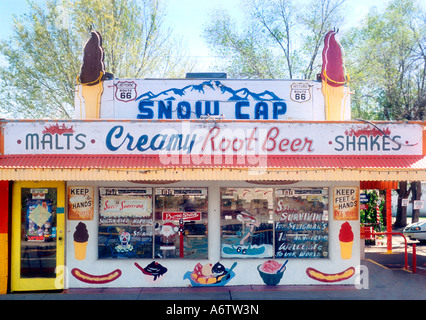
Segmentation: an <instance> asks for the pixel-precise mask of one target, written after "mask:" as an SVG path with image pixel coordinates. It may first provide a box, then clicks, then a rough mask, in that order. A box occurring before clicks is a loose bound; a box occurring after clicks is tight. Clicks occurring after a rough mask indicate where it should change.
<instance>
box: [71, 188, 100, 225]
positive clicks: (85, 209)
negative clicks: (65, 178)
mask: <svg viewBox="0 0 426 320" xmlns="http://www.w3.org/2000/svg"><path fill="white" fill-rule="evenodd" d="M94 208H95V203H94V188H93V187H80V186H69V187H68V220H93V213H94Z"/></svg>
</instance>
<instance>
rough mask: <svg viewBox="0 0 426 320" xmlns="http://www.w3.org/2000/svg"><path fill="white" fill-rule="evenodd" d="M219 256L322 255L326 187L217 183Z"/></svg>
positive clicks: (325, 240)
mask: <svg viewBox="0 0 426 320" xmlns="http://www.w3.org/2000/svg"><path fill="white" fill-rule="evenodd" d="M221 232H222V234H221V256H222V257H223V258H286V259H287V258H327V257H328V188H289V189H279V188H221Z"/></svg>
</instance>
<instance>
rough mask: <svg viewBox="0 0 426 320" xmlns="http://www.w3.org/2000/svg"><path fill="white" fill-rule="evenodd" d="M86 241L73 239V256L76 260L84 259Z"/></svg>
mask: <svg viewBox="0 0 426 320" xmlns="http://www.w3.org/2000/svg"><path fill="white" fill-rule="evenodd" d="M87 243H88V242H87V241H86V242H76V241H74V257H75V259H76V260H84V259H86V249H87Z"/></svg>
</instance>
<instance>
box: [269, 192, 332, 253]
mask: <svg viewBox="0 0 426 320" xmlns="http://www.w3.org/2000/svg"><path fill="white" fill-rule="evenodd" d="M275 257H276V258H327V257H328V189H327V188H292V189H277V190H276V205H275Z"/></svg>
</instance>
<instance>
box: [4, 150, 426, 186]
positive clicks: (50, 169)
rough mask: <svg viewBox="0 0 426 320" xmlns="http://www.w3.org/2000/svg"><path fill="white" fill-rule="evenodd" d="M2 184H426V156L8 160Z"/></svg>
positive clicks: (35, 157) (15, 157)
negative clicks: (270, 182) (410, 181)
mask: <svg viewBox="0 0 426 320" xmlns="http://www.w3.org/2000/svg"><path fill="white" fill-rule="evenodd" d="M0 180H40V181H43V180H64V181H77V180H80V181H128V180H130V181H133V180H143V181H150V180H151V181H161V180H216V181H220V180H224V181H226V180H247V181H262V180H264V181H283V180H307V181H404V180H417V181H419V180H420V181H422V180H426V157H425V156H216V157H215V156H197V155H176V156H170V155H164V156H163V155H149V156H141V155H6V156H0Z"/></svg>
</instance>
